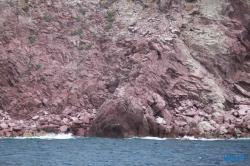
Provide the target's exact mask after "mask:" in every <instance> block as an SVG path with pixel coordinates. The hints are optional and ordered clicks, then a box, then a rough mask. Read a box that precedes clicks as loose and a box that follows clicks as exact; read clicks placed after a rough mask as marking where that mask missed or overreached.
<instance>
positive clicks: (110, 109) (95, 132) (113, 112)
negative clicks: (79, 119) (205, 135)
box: [89, 100, 149, 138]
mask: <svg viewBox="0 0 250 166" xmlns="http://www.w3.org/2000/svg"><path fill="white" fill-rule="evenodd" d="M148 131H149V129H148V124H147V121H146V120H145V119H143V112H142V111H141V110H136V109H135V108H133V107H132V106H131V104H130V103H129V101H128V100H113V101H110V102H109V103H107V104H104V105H103V106H102V107H101V108H100V109H99V112H98V114H97V115H96V118H95V120H94V121H92V123H91V127H90V130H89V135H90V136H92V137H96V136H97V137H111V138H114V137H115V138H124V137H130V136H147V135H148V134H149V132H148Z"/></svg>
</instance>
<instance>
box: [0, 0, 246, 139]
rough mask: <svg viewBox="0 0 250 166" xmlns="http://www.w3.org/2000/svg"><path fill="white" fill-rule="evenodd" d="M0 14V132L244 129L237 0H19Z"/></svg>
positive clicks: (241, 5) (211, 132) (242, 33)
mask: <svg viewBox="0 0 250 166" xmlns="http://www.w3.org/2000/svg"><path fill="white" fill-rule="evenodd" d="M0 16H1V19H0V119H1V120H0V136H30V135H39V134H43V133H44V132H54V133H61V132H62V133H68V132H70V133H73V134H74V135H79V136H88V135H89V136H102V137H119V138H120V137H130V136H158V137H179V136H184V135H192V136H195V137H208V138H210V137H222V138H229V137H249V131H250V129H249V124H250V119H249V115H250V108H249V104H250V101H249V98H250V80H249V73H250V51H249V50H250V41H249V40H250V36H249V29H250V19H249V18H250V9H249V6H248V5H247V4H246V3H245V1H243V0H229V1H226V0H215V2H214V3H211V1H209V0H203V1H191V0H189V1H178V0H167V1H161V0H160V1H152V2H151V1H147V2H145V1H127V0H122V1H116V2H114V1H100V2H99V1H97V0H94V1H91V2H90V1H84V2H82V1H81V2H75V1H70V2H68V1H65V0H62V1H60V2H59V1H58V2H55V1H51V0H47V1H46V2H40V1H35V0H29V2H28V3H25V2H24V1H19V2H8V3H7V2H1V3H0Z"/></svg>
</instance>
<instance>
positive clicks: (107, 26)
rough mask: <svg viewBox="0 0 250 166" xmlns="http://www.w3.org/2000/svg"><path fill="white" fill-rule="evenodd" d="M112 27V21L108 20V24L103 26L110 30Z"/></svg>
mask: <svg viewBox="0 0 250 166" xmlns="http://www.w3.org/2000/svg"><path fill="white" fill-rule="evenodd" d="M111 28H112V22H109V23H108V25H106V26H105V30H107V31H108V30H110V29H111Z"/></svg>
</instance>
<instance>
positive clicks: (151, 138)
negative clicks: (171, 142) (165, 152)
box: [133, 137, 168, 141]
mask: <svg viewBox="0 0 250 166" xmlns="http://www.w3.org/2000/svg"><path fill="white" fill-rule="evenodd" d="M133 138H139V139H150V140H159V141H162V140H167V139H168V138H159V137H133Z"/></svg>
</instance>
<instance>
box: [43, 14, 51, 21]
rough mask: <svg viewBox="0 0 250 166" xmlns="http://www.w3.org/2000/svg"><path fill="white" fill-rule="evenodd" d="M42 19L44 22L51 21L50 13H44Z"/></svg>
mask: <svg viewBox="0 0 250 166" xmlns="http://www.w3.org/2000/svg"><path fill="white" fill-rule="evenodd" d="M44 20H45V21H46V22H50V21H51V17H50V15H49V14H45V16H44Z"/></svg>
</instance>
